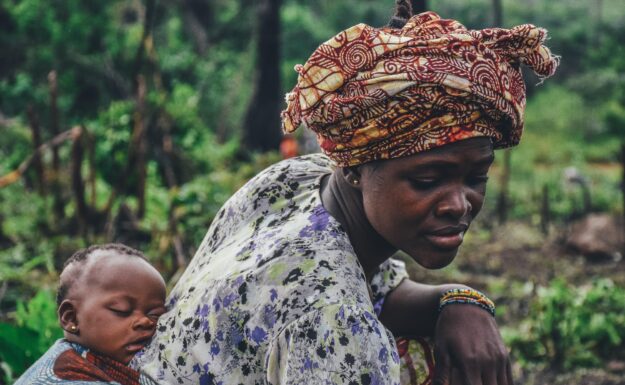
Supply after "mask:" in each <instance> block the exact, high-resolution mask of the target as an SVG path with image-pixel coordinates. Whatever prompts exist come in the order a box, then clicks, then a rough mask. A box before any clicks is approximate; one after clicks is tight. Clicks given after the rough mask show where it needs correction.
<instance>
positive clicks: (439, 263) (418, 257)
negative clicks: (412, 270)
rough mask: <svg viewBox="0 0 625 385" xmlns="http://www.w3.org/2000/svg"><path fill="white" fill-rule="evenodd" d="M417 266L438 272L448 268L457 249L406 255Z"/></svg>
mask: <svg viewBox="0 0 625 385" xmlns="http://www.w3.org/2000/svg"><path fill="white" fill-rule="evenodd" d="M408 254H409V255H410V256H411V257H412V259H413V260H414V261H415V262H417V263H418V264H419V265H421V266H423V267H425V268H426V269H429V270H438V269H442V268H444V267H447V266H449V264H450V263H452V262H453V260H454V258H456V255H457V254H458V248H456V249H453V250H445V251H429V252H424V251H423V250H421V251H417V252H415V253H414V254H413V253H408Z"/></svg>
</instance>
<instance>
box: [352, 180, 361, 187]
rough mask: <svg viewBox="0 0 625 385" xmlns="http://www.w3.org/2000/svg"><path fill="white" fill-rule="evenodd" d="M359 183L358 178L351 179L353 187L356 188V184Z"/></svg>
mask: <svg viewBox="0 0 625 385" xmlns="http://www.w3.org/2000/svg"><path fill="white" fill-rule="evenodd" d="M359 183H360V180H359V179H358V178H353V179H352V184H353V185H354V186H358V184H359Z"/></svg>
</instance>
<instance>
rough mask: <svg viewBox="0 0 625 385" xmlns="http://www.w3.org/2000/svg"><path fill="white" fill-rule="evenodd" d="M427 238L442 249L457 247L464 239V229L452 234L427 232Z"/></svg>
mask: <svg viewBox="0 0 625 385" xmlns="http://www.w3.org/2000/svg"><path fill="white" fill-rule="evenodd" d="M425 238H426V239H427V240H428V241H430V242H431V243H432V244H434V246H436V247H438V248H441V249H457V248H458V247H460V245H461V244H462V240H463V239H464V231H460V232H457V233H452V234H426V235H425Z"/></svg>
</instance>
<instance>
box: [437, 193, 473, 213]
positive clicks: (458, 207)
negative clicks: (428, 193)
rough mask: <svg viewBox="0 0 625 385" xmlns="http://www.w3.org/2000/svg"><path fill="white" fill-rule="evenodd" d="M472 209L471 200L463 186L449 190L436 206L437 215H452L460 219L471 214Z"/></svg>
mask: <svg viewBox="0 0 625 385" xmlns="http://www.w3.org/2000/svg"><path fill="white" fill-rule="evenodd" d="M471 210H472V206H471V202H470V201H469V199H468V197H467V193H466V191H465V189H464V188H463V187H458V188H454V189H452V190H450V191H448V192H447V193H446V194H445V196H444V197H443V198H442V199H441V200H440V201H439V202H438V204H437V206H436V215H437V216H440V217H443V216H451V217H452V218H457V219H460V218H462V217H464V216H465V215H467V214H469V213H470V212H471Z"/></svg>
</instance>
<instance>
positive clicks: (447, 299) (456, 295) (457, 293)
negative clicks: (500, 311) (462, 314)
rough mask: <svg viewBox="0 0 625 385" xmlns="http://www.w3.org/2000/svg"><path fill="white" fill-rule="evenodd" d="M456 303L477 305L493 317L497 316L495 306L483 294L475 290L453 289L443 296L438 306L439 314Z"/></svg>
mask: <svg viewBox="0 0 625 385" xmlns="http://www.w3.org/2000/svg"><path fill="white" fill-rule="evenodd" d="M454 303H467V304H471V305H476V306H479V307H481V308H482V309H484V310H486V311H487V312H489V313H490V314H491V315H492V316H493V317H494V316H495V304H494V303H493V301H491V300H490V299H488V297H486V296H485V295H484V294H483V293H481V292H479V291H477V290H473V289H451V290H447V291H446V292H444V293H443V295H441V299H440V301H439V305H438V312H439V313H440V312H441V311H442V310H443V308H444V307H445V306H447V305H451V304H454Z"/></svg>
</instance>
